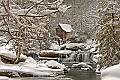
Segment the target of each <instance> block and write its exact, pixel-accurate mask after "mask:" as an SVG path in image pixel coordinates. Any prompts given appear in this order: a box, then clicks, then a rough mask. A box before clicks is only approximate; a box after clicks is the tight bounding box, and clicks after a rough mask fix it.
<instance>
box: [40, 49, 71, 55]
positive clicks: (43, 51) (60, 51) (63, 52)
mask: <svg viewBox="0 0 120 80" xmlns="http://www.w3.org/2000/svg"><path fill="white" fill-rule="evenodd" d="M43 53H54V54H71V51H70V50H59V51H53V50H42V51H41V54H43Z"/></svg>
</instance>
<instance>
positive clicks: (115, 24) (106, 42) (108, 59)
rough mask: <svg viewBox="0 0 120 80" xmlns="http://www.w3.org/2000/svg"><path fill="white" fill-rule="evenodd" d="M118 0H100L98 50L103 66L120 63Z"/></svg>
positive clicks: (98, 8) (97, 35)
mask: <svg viewBox="0 0 120 80" xmlns="http://www.w3.org/2000/svg"><path fill="white" fill-rule="evenodd" d="M117 7H118V5H117V1H115V0H98V5H97V13H98V14H97V15H98V17H99V21H98V25H97V32H96V40H97V42H98V44H99V46H98V50H99V52H100V53H101V54H102V58H101V59H100V63H99V64H100V65H101V67H108V66H111V65H114V64H118V63H119V57H118V55H119V54H120V44H119V39H120V34H118V32H117V31H118V29H120V14H119V12H118V8H117Z"/></svg>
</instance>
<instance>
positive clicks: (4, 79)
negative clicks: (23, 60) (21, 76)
mask: <svg viewBox="0 0 120 80" xmlns="http://www.w3.org/2000/svg"><path fill="white" fill-rule="evenodd" d="M0 80H11V79H10V78H8V77H6V76H0Z"/></svg>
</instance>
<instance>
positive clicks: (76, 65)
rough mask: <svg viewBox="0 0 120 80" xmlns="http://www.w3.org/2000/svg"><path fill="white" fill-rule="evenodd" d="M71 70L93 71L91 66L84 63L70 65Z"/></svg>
mask: <svg viewBox="0 0 120 80" xmlns="http://www.w3.org/2000/svg"><path fill="white" fill-rule="evenodd" d="M72 68H80V69H81V70H90V69H93V67H92V66H90V65H88V64H86V63H84V62H81V63H78V64H73V65H72Z"/></svg>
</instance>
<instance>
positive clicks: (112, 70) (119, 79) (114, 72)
mask: <svg viewBox="0 0 120 80" xmlns="http://www.w3.org/2000/svg"><path fill="white" fill-rule="evenodd" d="M101 80H120V64H118V65H114V66H111V67H108V68H106V69H105V70H103V71H102V72H101Z"/></svg>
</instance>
